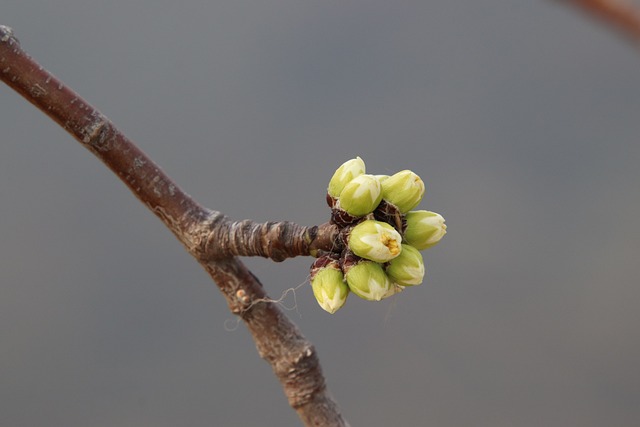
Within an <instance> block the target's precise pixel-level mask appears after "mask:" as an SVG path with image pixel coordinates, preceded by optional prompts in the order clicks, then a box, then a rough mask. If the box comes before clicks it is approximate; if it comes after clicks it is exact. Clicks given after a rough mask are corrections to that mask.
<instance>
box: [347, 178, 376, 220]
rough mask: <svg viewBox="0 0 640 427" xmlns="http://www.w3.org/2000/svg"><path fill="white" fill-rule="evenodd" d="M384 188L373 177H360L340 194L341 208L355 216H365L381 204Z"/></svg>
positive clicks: (352, 181) (353, 180)
mask: <svg viewBox="0 0 640 427" xmlns="http://www.w3.org/2000/svg"><path fill="white" fill-rule="evenodd" d="M381 200H382V188H381V186H380V181H378V180H377V179H376V178H375V177H374V176H373V175H367V174H363V175H358V176H357V177H355V178H354V179H352V180H351V182H349V183H348V184H347V185H345V186H344V188H343V189H342V192H341V193H340V198H339V202H340V208H341V209H343V210H344V211H346V212H347V213H349V214H351V215H353V216H364V215H366V214H368V213H371V212H373V210H374V209H375V208H376V206H378V204H380V201H381Z"/></svg>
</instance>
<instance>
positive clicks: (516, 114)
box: [0, 0, 640, 427]
mask: <svg viewBox="0 0 640 427" xmlns="http://www.w3.org/2000/svg"><path fill="white" fill-rule="evenodd" d="M636 4H638V2H636ZM1 9H2V15H1V19H2V21H1V22H0V23H1V24H4V25H9V26H11V27H13V28H14V30H15V32H16V34H17V36H18V38H19V39H20V40H21V42H22V45H23V47H24V48H25V49H26V50H27V51H28V52H29V53H30V54H31V55H32V56H34V57H35V58H37V59H38V60H39V61H40V62H41V63H42V64H43V65H44V66H45V67H46V68H48V69H49V70H51V71H52V72H53V73H54V74H55V75H57V76H58V77H60V78H61V79H62V80H63V81H64V82H65V83H66V84H68V85H69V86H70V87H72V88H74V89H75V90H76V91H78V92H79V93H80V94H81V95H82V96H83V97H84V98H85V99H87V100H88V101H89V102H91V103H92V104H93V105H94V106H96V107H97V108H98V109H100V110H101V111H102V112H103V113H105V114H106V115H107V116H109V117H110V118H111V119H113V120H114V121H115V123H116V124H117V125H118V126H119V127H120V128H121V129H122V130H123V131H124V132H125V133H126V134H127V135H128V136H129V137H131V138H132V139H133V140H134V141H136V142H137V143H138V144H139V146H140V147H141V148H142V149H143V150H145V151H146V152H147V153H148V154H149V155H150V156H151V157H152V158H153V159H154V160H155V161H156V162H158V163H159V164H160V165H162V167H163V168H164V170H165V171H166V172H168V173H169V175H170V176H172V177H173V178H174V179H175V180H176V181H177V182H178V183H179V184H180V185H181V186H183V188H184V189H185V190H186V191H187V192H188V193H190V194H191V195H192V196H193V197H194V198H196V199H197V200H199V201H200V202H201V203H202V204H204V205H206V206H209V207H211V208H214V209H217V210H221V211H223V212H224V213H226V214H227V215H229V216H231V217H233V218H236V219H243V218H251V219H255V220H284V219H287V220H292V221H296V222H298V223H301V224H304V225H313V224H319V223H322V222H324V221H326V220H327V219H328V215H329V211H328V208H327V207H326V205H325V201H324V195H325V189H326V185H327V182H328V179H329V178H330V177H331V174H332V173H333V171H334V170H335V168H336V167H338V166H339V165H340V164H341V163H342V162H343V161H345V160H347V159H349V158H352V157H354V156H356V155H359V156H361V157H362V158H363V159H364V160H365V161H366V163H367V166H368V171H369V172H371V173H387V174H389V173H393V172H395V171H398V170H401V169H406V168H410V169H412V170H414V171H415V172H417V173H418V174H419V175H421V177H422V178H423V179H424V181H425V183H426V186H427V196H426V198H425V200H424V201H423V203H422V204H421V206H420V207H421V208H422V209H429V210H434V211H436V212H439V213H441V214H443V215H444V216H445V218H446V219H447V224H448V226H449V233H448V234H447V236H446V237H445V239H444V240H443V242H442V243H441V244H440V245H438V246H436V247H435V248H433V249H431V250H429V251H427V252H425V253H424V255H425V262H426V265H427V276H426V280H425V282H424V284H423V285H422V286H420V287H417V288H414V289H410V290H408V291H406V292H404V293H403V294H400V295H399V296H397V297H395V298H392V299H390V300H387V301H383V302H381V303H370V302H366V301H362V300H358V299H357V298H355V297H353V296H352V297H350V298H349V300H348V302H347V304H346V306H345V307H344V308H343V309H342V310H341V311H340V312H338V313H337V314H336V315H333V316H331V315H329V314H326V313H325V312H323V311H322V310H321V309H320V308H319V307H318V306H317V304H316V302H315V300H314V299H313V296H312V293H311V290H310V287H309V285H308V284H307V285H304V283H305V281H306V280H307V274H308V266H309V264H310V263H311V261H312V260H311V259H309V258H305V259H294V260H288V261H286V262H284V263H282V264H275V263H271V262H268V261H266V260H259V259H248V260H246V262H247V263H248V264H249V266H250V267H251V268H252V270H253V272H254V273H255V274H256V275H257V276H258V277H260V279H261V280H262V281H263V283H264V285H265V286H266V288H267V289H268V290H269V293H270V295H271V296H272V297H273V298H279V297H280V296H281V295H282V294H283V292H285V291H286V290H287V289H289V288H297V291H296V292H295V294H294V293H291V292H289V293H288V294H286V296H285V298H284V300H283V304H284V306H285V307H286V308H288V309H289V311H288V313H289V315H290V316H291V317H292V319H293V320H294V321H295V322H296V323H297V324H298V325H299V327H300V328H301V329H302V330H303V331H304V333H305V335H306V336H307V337H308V338H309V339H310V340H311V341H312V342H313V343H314V344H315V346H316V347H317V350H318V352H319V355H320V359H321V361H322V364H323V368H324V372H325V374H326V377H327V381H328V384H329V387H330V389H331V391H332V394H333V395H334V396H335V398H336V399H337V400H338V402H339V403H340V405H341V407H342V410H343V412H344V414H345V415H346V417H347V419H348V420H349V421H350V422H351V424H352V425H353V426H354V427H355V426H381V427H382V426H390V425H402V426H452V427H454V426H455V427H457V426H522V427H528V426H581V427H589V426H594V427H600V426H603V425H607V426H632V425H639V424H640V369H638V361H639V360H640V310H639V308H638V307H639V306H640V280H639V278H638V266H639V265H640V255H639V254H640V227H639V226H638V218H640V186H639V182H640V167H639V164H640V144H639V138H640V120H639V111H640V79H639V78H638V76H639V75H640V74H639V70H640V55H639V53H638V51H637V50H636V49H634V48H633V47H632V46H630V45H629V44H627V43H626V42H625V41H624V40H622V39H621V38H620V37H618V35H617V34H615V33H613V32H611V31H610V30H609V29H607V28H604V27H601V26H600V25H598V24H597V23H595V22H594V21H592V20H590V19H589V18H587V17H586V16H584V15H583V14H581V13H579V12H577V11H576V10H574V9H572V8H569V7H567V6H565V5H563V4H561V3H558V2H553V1H543V0H538V1H515V2H513V1H510V2H506V1H498V0H486V1H482V2H479V1H471V0H467V1H461V2H459V1H456V2H447V1H426V2H425V1H400V2H389V1H378V0H374V1H322V2H320V1H315V2H304V1H294V0H259V1H257V0H233V1H231V0H229V1H204V0H200V1H194V0H184V1H181V2H175V1H150V0H140V1H125V0H114V1H110V2H105V1H86V0H83V1H80V0H53V1H47V2H44V1H34V0H3V2H2V8H1ZM0 129H1V132H0V140H1V148H0V150H1V151H0V218H1V219H2V222H1V224H0V283H1V285H0V425H3V426H14V427H19V426H38V425H49V426H67V427H75V426H78V427H80V426H88V425H90V426H98V427H101V426H105V427H106V426H118V427H129V426H131V427H133V426H136V427H137V426H154V427H163V426H167V427H168V426H176V425H185V426H196V427H197V426H211V425H218V426H242V427H248V426H294V425H298V424H299V421H298V419H297V416H296V415H295V413H294V412H293V411H292V410H291V409H290V408H289V407H288V405H287V401H286V399H285V397H284V395H283V393H282V391H281V389H280V385H279V383H278V382H277V381H276V379H275V377H274V376H273V375H272V372H271V370H270V368H269V366H268V365H267V364H266V363H265V362H263V361H262V360H261V359H260V358H259V357H258V355H257V353H256V351H255V347H254V345H253V342H252V341H251V339H250V337H249V335H248V333H247V332H246V330H245V329H244V327H243V325H241V324H240V325H238V324H237V322H236V320H235V318H234V316H233V315H231V314H230V313H229V312H228V310H227V307H226V304H225V302H224V300H223V298H222V296H221V295H219V293H218V290H217V288H216V287H215V286H214V285H213V284H212V283H211V282H210V280H209V279H208V277H207V276H206V275H205V273H204V271H202V270H201V268H200V267H199V266H198V265H197V263H196V262H195V261H194V260H192V259H191V258H190V257H189V256H188V254H187V253H186V252H185V251H184V250H183V248H182V246H181V245H180V244H178V243H177V241H176V240H175V239H174V237H173V236H172V235H171V234H170V233H169V232H168V231H167V230H166V229H164V227H163V226H162V225H161V224H160V222H159V221H158V220H157V219H156V218H155V217H154V216H153V215H151V214H150V213H149V212H148V211H147V210H146V208H145V207H144V206H142V205H141V204H140V203H139V202H138V201H137V200H136V199H135V198H134V197H133V196H132V195H131V194H130V193H129V192H128V190H126V188H125V187H124V186H123V185H122V184H121V183H120V182H119V181H118V180H117V179H116V178H115V176H113V175H112V174H111V173H110V172H109V171H107V170H106V168H105V167H103V165H102V164H101V163H100V162H99V161H98V160H96V159H95V158H93V157H92V155H91V154H90V153H89V152H88V151H86V150H84V149H83V148H82V147H81V146H79V144H78V143H76V142H75V141H74V140H73V139H72V138H71V137H69V136H68V135H67V134H66V133H64V132H63V131H62V130H61V129H59V128H58V127H57V125H55V124H54V123H53V122H52V121H50V120H49V119H48V118H46V117H45V116H44V115H43V114H42V113H40V112H38V111H37V110H36V109H35V108H33V107H32V106H31V105H30V104H28V103H27V102H25V101H24V100H23V99H22V98H20V97H19V96H18V95H17V94H15V93H14V92H12V91H11V90H10V89H8V88H7V87H6V86H4V85H0ZM299 285H302V286H300V287H298V286H299Z"/></svg>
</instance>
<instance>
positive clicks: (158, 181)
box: [0, 26, 348, 426]
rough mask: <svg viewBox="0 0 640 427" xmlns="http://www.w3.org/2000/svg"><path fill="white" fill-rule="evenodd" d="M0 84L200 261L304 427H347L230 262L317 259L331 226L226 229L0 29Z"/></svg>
mask: <svg viewBox="0 0 640 427" xmlns="http://www.w3.org/2000/svg"><path fill="white" fill-rule="evenodd" d="M0 79H1V80H2V81H4V82H5V83H6V84H7V85H8V86H10V87H11V88H13V89H14V90H15V91H17V92H18V93H19V94H20V95H22V96H23V97H24V98H25V99H26V100H28V101H29V102H31V103H32V104H33V105H35V106H36V107H37V108H38V109H40V110H41V111H42V112H44V113H45V114H47V115H48V116H49V117H50V118H51V119H53V120H54V121H56V122H57V123H58V124H59V125H60V126H61V127H62V128H64V129H65V130H66V131H67V132H69V133H70V134H71V135H72V136H73V137H74V138H75V139H77V140H78V141H79V142H80V143H81V144H82V145H83V146H84V147H86V148H87V149H89V150H90V151H91V152H92V153H93V154H94V155H95V156H96V157H98V158H99V159H100V160H102V161H103V162H104V163H105V164H106V166H107V167H109V168H110V169H111V170H112V171H113V172H114V173H115V174H116V175H117V176H118V177H119V178H120V179H121V180H122V181H123V182H124V183H125V184H126V185H127V187H129V189H130V190H131V191H132V192H133V193H134V194H135V196H136V197H137V198H138V199H140V201H141V202H142V203H144V204H145V205H146V206H147V207H148V208H149V209H150V210H151V211H152V212H153V213H154V214H155V215H156V216H157V217H158V218H160V220H161V221H162V222H163V223H164V224H165V225H166V226H167V227H168V228H169V230H171V232H172V233H173V234H174V235H175V236H176V237H177V238H178V240H179V241H180V242H181V243H182V244H183V245H184V246H185V247H186V249H187V251H188V252H189V253H191V254H192V255H193V256H194V257H195V258H196V259H197V260H198V262H199V263H200V264H201V265H202V266H203V267H204V269H205V270H206V271H207V272H208V273H209V275H210V276H211V277H212V279H213V280H214V281H215V283H216V284H217V286H218V287H219V288H220V291H221V292H222V294H223V295H224V297H225V298H226V300H227V304H228V306H229V309H230V310H231V311H232V312H233V313H235V314H237V315H238V316H240V317H241V318H242V320H243V321H244V323H245V324H246V326H247V328H248V329H249V331H250V332H251V334H252V336H253V339H254V341H255V343H256V347H257V349H258V353H259V354H260V357H262V358H263V359H265V360H266V361H267V362H268V363H269V364H270V365H271V367H272V368H273V370H274V372H275V374H276V376H277V377H278V379H279V380H280V382H281V383H282V387H283V389H284V392H285V394H286V396H287V398H288V400H289V404H290V405H291V406H292V407H293V408H294V409H295V410H296V412H297V413H298V416H299V417H300V419H301V420H302V421H303V423H304V424H305V425H308V426H318V425H323V426H346V425H348V424H347V422H346V421H345V420H344V419H343V418H342V416H341V414H340V411H339V409H338V406H337V404H336V402H335V401H334V400H333V399H332V398H331V396H330V394H329V392H328V390H327V387H326V385H325V380H324V377H323V375H322V370H321V367H320V363H319V360H318V357H317V355H316V351H315V349H314V347H313V345H312V344H311V343H310V342H309V341H307V340H306V339H305V337H304V336H303V335H302V334H301V333H300V331H299V330H298V328H297V327H296V326H295V325H294V324H293V323H292V322H291V321H290V320H289V319H288V318H287V317H286V316H285V314H284V313H283V312H282V311H281V310H280V309H279V308H278V306H277V305H275V304H274V303H271V302H267V294H266V292H265V290H264V288H263V287H262V284H261V283H260V282H259V280H258V279H257V278H256V277H255V276H254V275H253V274H252V273H251V272H250V271H249V270H248V269H247V268H246V267H245V266H244V264H242V262H241V261H240V260H238V259H237V258H235V257H233V255H259V256H266V257H270V258H272V259H274V260H276V261H281V260H283V259H284V258H286V257H290V256H296V255H310V254H315V253H316V252H317V251H318V250H320V249H322V248H323V247H329V248H330V247H331V242H330V239H331V237H332V235H334V234H332V233H335V230H334V231H332V226H330V225H325V226H320V227H311V228H306V227H301V226H298V225H295V224H292V223H266V224H262V225H261V224H254V223H252V222H250V221H242V222H231V221H230V220H229V219H228V218H226V217H225V216H224V215H222V214H221V213H220V212H216V211H212V210H209V209H206V208H204V207H202V206H200V205H199V204H198V203H196V202H195V201H194V200H193V199H191V197H189V195H187V194H186V193H185V192H184V191H182V189H180V187H178V185H176V184H175V183H174V182H173V181H172V180H171V179H170V178H169V177H168V176H167V175H166V174H165V173H164V172H163V171H162V170H161V169H160V167H158V166H157V165H156V164H155V163H154V162H153V161H152V160H151V159H150V158H149V157H147V156H146V155H145V154H144V153H143V152H142V151H141V150H140V149H138V148H137V147H136V146H135V145H134V144H133V143H132V142H131V141H130V140H129V139H128V138H127V137H126V136H124V135H123V134H122V133H121V132H120V131H119V130H118V129H117V128H116V127H115V125H114V124H113V123H112V122H111V121H109V119H107V117H105V116H104V115H103V114H102V113H100V112H99V111H98V110H96V109H95V108H93V107H92V106H91V105H89V104H88V103H87V102H86V101H84V100H83V99H82V98H81V97H80V96H79V95H77V94H76V93H75V92H73V91H72V90H71V89H69V88H68V87H66V86H65V85H64V84H63V83H62V82H60V81H59V80H58V79H56V78H55V77H54V76H53V75H51V74H50V73H49V72H48V71H46V70H45V69H43V67H42V66H40V65H39V64H38V63H37V62H36V61H34V60H33V59H32V58H31V57H30V56H29V55H28V54H26V53H25V52H24V51H23V50H22V48H21V47H20V43H19V41H18V40H17V39H16V38H15V37H14V35H13V32H12V30H11V29H10V28H9V27H6V26H0ZM334 237H335V235H334ZM243 242H245V243H248V244H244V245H243V244H242V243H243ZM286 242H290V243H286Z"/></svg>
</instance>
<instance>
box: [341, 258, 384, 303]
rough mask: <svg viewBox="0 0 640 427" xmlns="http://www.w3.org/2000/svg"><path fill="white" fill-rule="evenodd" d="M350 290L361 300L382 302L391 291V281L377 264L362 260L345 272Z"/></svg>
mask: <svg viewBox="0 0 640 427" xmlns="http://www.w3.org/2000/svg"><path fill="white" fill-rule="evenodd" d="M345 277H346V279H347V284H348V285H349V289H350V290H351V292H353V293H354V294H356V295H358V296H359V297H360V298H363V299H366V300H368V301H380V300H381V299H382V298H384V297H385V296H387V294H388V293H389V291H390V289H391V287H392V286H391V281H390V280H389V278H388V277H387V274H386V273H385V272H384V270H383V269H382V266H381V265H380V264H378V263H377V262H373V261H366V260H362V261H359V262H357V263H356V264H354V265H352V266H351V267H349V268H348V269H347V271H346V272H345Z"/></svg>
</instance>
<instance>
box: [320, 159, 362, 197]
mask: <svg viewBox="0 0 640 427" xmlns="http://www.w3.org/2000/svg"><path fill="white" fill-rule="evenodd" d="M364 172H365V166H364V161H363V160H362V159H361V158H360V157H356V158H355V159H351V160H348V161H346V162H344V163H343V164H342V165H341V166H340V167H339V168H338V169H337V170H336V171H335V173H334V174H333V177H331V181H329V188H327V192H328V193H329V195H330V196H331V197H334V198H338V197H339V196H340V193H341V192H342V189H343V188H344V186H345V185H347V184H348V183H349V182H350V181H351V180H352V179H354V178H355V177H357V176H360V175H362V174H363V173H364Z"/></svg>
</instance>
